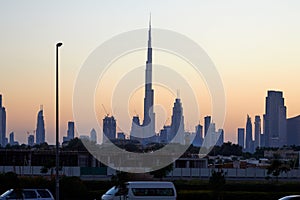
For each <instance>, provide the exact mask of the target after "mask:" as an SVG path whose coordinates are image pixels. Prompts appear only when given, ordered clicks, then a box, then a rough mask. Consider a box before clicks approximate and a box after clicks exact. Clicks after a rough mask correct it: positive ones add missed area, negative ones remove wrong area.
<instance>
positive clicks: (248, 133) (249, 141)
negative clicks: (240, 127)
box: [246, 115, 253, 152]
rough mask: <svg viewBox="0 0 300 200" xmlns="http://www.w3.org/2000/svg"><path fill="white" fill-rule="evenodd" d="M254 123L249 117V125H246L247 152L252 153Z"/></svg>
mask: <svg viewBox="0 0 300 200" xmlns="http://www.w3.org/2000/svg"><path fill="white" fill-rule="evenodd" d="M252 143H253V141H252V122H251V118H250V117H249V115H247V123H246V151H248V152H252V151H253V148H252V145H253V144H252Z"/></svg>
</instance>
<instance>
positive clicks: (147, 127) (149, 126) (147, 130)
mask: <svg viewBox="0 0 300 200" xmlns="http://www.w3.org/2000/svg"><path fill="white" fill-rule="evenodd" d="M153 99H154V90H153V89H152V46H151V15H150V20H149V31H148V50H147V61H146V73H145V98H144V120H143V124H142V126H143V127H144V129H143V132H144V133H143V134H144V137H150V136H152V135H154V134H155V114H154V111H153V101H154V100H153Z"/></svg>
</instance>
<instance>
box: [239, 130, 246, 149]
mask: <svg viewBox="0 0 300 200" xmlns="http://www.w3.org/2000/svg"><path fill="white" fill-rule="evenodd" d="M238 145H239V146H241V147H242V149H245V129H244V128H238Z"/></svg>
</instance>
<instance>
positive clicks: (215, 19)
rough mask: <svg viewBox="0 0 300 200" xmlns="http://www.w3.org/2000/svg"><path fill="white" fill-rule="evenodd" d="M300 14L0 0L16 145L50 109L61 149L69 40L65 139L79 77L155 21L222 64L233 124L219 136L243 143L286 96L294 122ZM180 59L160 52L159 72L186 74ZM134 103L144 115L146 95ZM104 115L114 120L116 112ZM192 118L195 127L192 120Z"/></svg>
mask: <svg viewBox="0 0 300 200" xmlns="http://www.w3.org/2000/svg"><path fill="white" fill-rule="evenodd" d="M299 10H300V2H299V1H297V0H251V1H250V0H249V1H248V0H226V1H222V0H207V1H204V0H203V1H202V0H200V1H199V0H194V1H193V0H187V1H180V0H165V1H159V0H152V1H150V0H148V1H147V0H127V1H121V0H119V1H117V0H111V1H102V0H88V1H75V0H74V1H73V0H72V1H71V0H66V1H58V0H52V1H50V0H45V1H39V0H27V1H21V0H19V1H17V0H0V25H1V34H0V44H1V46H0V69H1V72H0V94H2V96H3V105H4V106H5V108H6V112H7V134H9V133H10V132H12V131H13V132H15V139H16V140H18V141H20V142H21V143H27V139H26V138H27V132H30V133H32V132H33V130H35V129H36V123H37V122H36V118H37V113H38V111H39V108H40V105H43V108H44V116H45V126H46V140H47V142H48V143H50V144H53V143H54V141H55V132H54V131H55V123H54V122H55V44H56V43H57V42H60V41H62V42H63V43H64V45H63V46H62V47H61V48H60V133H61V135H60V136H61V138H62V137H63V136H65V135H66V129H67V121H70V120H74V116H73V108H72V103H73V90H74V85H75V82H76V78H77V76H78V73H79V72H80V69H81V67H82V66H83V64H84V63H85V61H86V60H87V58H88V57H89V55H90V54H91V53H92V52H93V51H94V50H95V49H96V48H97V47H98V46H99V45H101V44H102V43H103V42H105V41H107V40H109V39H110V38H112V37H113V36H116V35H118V34H121V33H124V32H127V31H131V30H136V29H141V28H147V26H148V20H149V13H150V12H151V15H152V27H153V28H160V29H167V30H171V31H175V32H178V33H180V34H183V35H185V36H187V37H188V38H190V39H191V40H193V41H194V42H195V43H197V44H198V45H199V46H201V47H202V48H203V49H204V50H205V52H206V53H207V55H208V56H209V57H210V58H211V60H212V61H213V62H214V64H215V66H216V68H217V70H218V72H219V74H220V76H221V79H222V81H223V86H224V90H225V95H226V117H225V123H224V126H222V125H220V124H217V127H218V128H224V130H225V141H228V140H229V141H232V142H234V143H235V142H236V134H237V133H236V132H237V128H238V127H245V125H246V117H247V114H249V115H250V116H251V117H252V120H253V119H254V116H255V115H260V116H261V117H262V115H263V114H264V109H265V97H266V95H267V91H268V90H281V91H283V94H284V98H285V105H286V106H287V117H293V116H296V115H299V114H300V105H299V99H300V89H299V87H298V86H299V84H300V79H299V78H298V76H299V73H300V56H299V55H298V54H299V52H300V38H299V35H300V12H299ZM153 40H155V38H153ZM146 44H147V43H146V41H145V46H146ZM155 56H156V57H155ZM122 59H123V61H122ZM176 59H178V58H175V57H174V56H173V57H172V56H170V55H168V54H165V53H160V52H154V56H153V63H155V64H161V63H166V62H167V63H169V65H178V66H181V64H180V62H181V61H174V60H176ZM145 60H146V52H142V53H141V52H140V53H136V54H135V56H132V57H130V55H129V56H128V57H127V58H126V57H124V58H120V60H119V62H120V61H122V62H121V64H120V65H123V66H124V65H125V66H126V65H133V63H135V65H140V63H141V64H144V62H145ZM139 61H140V62H139ZM172 62H173V63H172ZM117 64H118V62H116V63H115V65H117ZM183 65H184V64H182V66H183ZM154 70H155V69H154ZM181 70H183V71H184V70H185V68H184V69H181ZM141 72H142V73H143V71H141ZM187 73H188V72H187ZM142 76H143V75H142ZM199 87H200V88H202V87H203V96H201V95H199V94H197V95H198V96H197V98H198V99H201V98H202V100H203V102H204V103H203V105H200V107H201V108H200V113H199V115H198V118H197V119H195V118H194V120H195V121H198V122H199V121H200V123H201V124H203V117H204V116H206V115H210V114H211V105H209V91H207V88H206V89H205V84H203V83H200V86H199ZM163 90H164V89H162V90H159V89H157V93H159V94H160V95H159V96H157V97H155V99H156V101H157V102H159V101H162V102H164V103H165V104H166V105H167V104H168V105H169V107H167V108H166V109H165V114H164V115H165V118H164V119H165V121H167V122H166V123H169V122H168V118H169V115H170V114H171V108H172V105H173V101H174V100H172V98H173V97H174V94H173V93H172V94H165V96H164V93H163V92H162V91H163ZM175 96H176V95H175ZM99 99H100V100H99ZM161 99H167V100H165V101H163V100H161ZM97 101H98V102H99V103H96V104H97V105H95V107H96V112H97V116H98V117H99V121H100V122H101V120H102V118H103V117H104V116H105V115H106V114H105V111H104V109H103V108H102V102H101V97H100V96H99V95H98V96H97V95H96V101H95V102H97ZM131 101H133V102H135V103H130V106H129V107H130V111H129V113H130V114H131V115H134V114H135V113H137V114H139V115H140V116H142V110H141V106H142V103H143V90H142V89H140V90H137V91H136V92H134V93H133V96H132V98H131ZM166 102H167V103H166ZM164 103H162V104H164ZM103 104H105V102H104V103H103ZM206 104H207V105H206ZM135 105H136V106H135ZM104 106H105V107H107V108H106V109H107V110H108V111H107V112H111V113H112V112H113V110H114V109H115V108H111V107H110V106H109V105H108V104H105V105H104ZM185 107H188V106H187V105H186V106H185V105H184V102H183V109H184V110H185ZM186 110H188V109H186ZM158 111H159V109H158ZM160 111H161V110H160ZM159 113H162V115H163V113H164V112H159ZM184 115H185V118H186V119H187V118H188V116H189V113H188V112H187V111H186V112H185V113H184ZM118 121H120V122H121V121H122V119H117V122H118ZM165 121H164V122H165ZM75 123H76V122H75ZM195 123H196V122H194V121H193V122H191V121H189V122H187V123H186V129H187V130H189V131H193V127H194V126H195V125H196V124H195ZM162 124H163V123H161V124H160V125H161V126H162ZM75 126H76V124H75ZM92 128H93V127H90V129H92ZM77 134H78V135H80V134H85V133H77Z"/></svg>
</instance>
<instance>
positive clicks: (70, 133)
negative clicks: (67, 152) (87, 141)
mask: <svg viewBox="0 0 300 200" xmlns="http://www.w3.org/2000/svg"><path fill="white" fill-rule="evenodd" d="M74 130H75V124H74V122H71V121H69V122H68V131H67V136H68V138H69V140H72V139H74Z"/></svg>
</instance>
